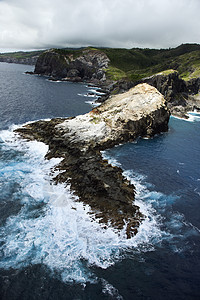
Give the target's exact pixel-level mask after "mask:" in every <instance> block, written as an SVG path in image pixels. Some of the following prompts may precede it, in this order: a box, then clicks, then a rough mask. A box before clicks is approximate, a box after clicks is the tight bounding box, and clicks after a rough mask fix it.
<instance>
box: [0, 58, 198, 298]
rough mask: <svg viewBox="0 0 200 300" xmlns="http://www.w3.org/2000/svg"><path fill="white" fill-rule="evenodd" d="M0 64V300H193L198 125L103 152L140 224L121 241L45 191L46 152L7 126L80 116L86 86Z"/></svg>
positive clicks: (175, 124)
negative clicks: (126, 183) (119, 173)
mask: <svg viewBox="0 0 200 300" xmlns="http://www.w3.org/2000/svg"><path fill="white" fill-rule="evenodd" d="M27 70H28V71H30V70H32V67H30V66H24V65H14V64H6V63H0V91H1V93H0V103H1V111H0V129H1V131H0V226H1V227H0V299H6V300H9V299H59V300H60V299H92V300H93V299H199V298H200V289H199V279H200V213H199V204H200V154H199V146H200V135H199V132H200V122H199V121H200V118H199V115H198V114H196V115H194V116H192V115H191V117H190V120H189V121H184V120H179V119H175V118H171V120H170V129H169V132H167V133H164V134H162V135H159V136H156V137H155V138H154V139H151V140H142V139H139V140H138V141H137V142H135V143H128V144H126V145H121V146H118V147H115V148H113V149H110V150H107V151H105V152H104V153H103V155H104V156H105V157H107V158H109V159H110V160H111V162H112V163H114V164H118V165H120V166H121V167H122V168H123V169H124V175H125V176H126V177H128V178H129V179H130V180H131V181H132V182H133V183H134V184H135V186H136V189H137V199H136V203H137V204H138V205H140V207H141V210H142V211H143V212H144V213H145V214H146V216H147V218H146V220H145V222H144V223H143V224H142V225H141V227H140V231H139V233H138V235H137V236H136V237H134V238H132V239H130V240H126V238H125V234H124V231H122V232H121V233H120V235H118V234H117V233H116V232H115V231H114V230H112V229H111V228H107V229H104V228H102V227H101V225H100V224H99V223H97V222H95V221H93V219H92V215H91V213H90V214H88V212H90V208H89V207H88V206H83V205H82V204H81V203H78V202H76V201H75V200H76V199H75V197H74V196H73V195H72V194H71V192H70V190H69V187H67V188H66V187H64V186H63V185H57V186H55V185H53V184H52V183H51V175H49V174H50V171H51V168H52V167H53V166H54V165H56V164H57V163H58V160H57V159H53V160H50V161H46V160H45V159H44V155H45V153H46V151H47V149H48V148H47V146H45V145H44V144H42V143H37V142H25V141H21V140H19V139H18V137H17V136H16V135H15V134H14V133H13V132H12V128H9V126H10V125H12V124H22V123H24V122H27V121H31V120H36V119H40V118H51V117H58V116H60V117H64V116H72V115H78V114H82V113H85V112H87V111H89V110H90V109H91V106H90V105H89V104H88V103H86V101H87V100H89V99H87V97H84V95H85V94H86V93H87V92H88V87H87V86H85V85H82V84H73V83H66V82H65V83H64V82H57V83H55V82H49V81H48V80H47V79H46V78H43V77H39V76H30V75H25V74H24V71H27Z"/></svg>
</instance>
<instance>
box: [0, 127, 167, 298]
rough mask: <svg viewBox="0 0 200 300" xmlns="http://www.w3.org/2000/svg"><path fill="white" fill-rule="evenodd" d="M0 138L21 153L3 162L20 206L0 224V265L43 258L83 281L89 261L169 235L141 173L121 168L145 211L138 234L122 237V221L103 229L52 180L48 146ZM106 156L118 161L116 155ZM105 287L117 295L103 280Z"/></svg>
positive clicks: (104, 260)
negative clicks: (14, 184)
mask: <svg viewBox="0 0 200 300" xmlns="http://www.w3.org/2000/svg"><path fill="white" fill-rule="evenodd" d="M0 138H1V140H2V141H3V142H4V144H3V145H4V149H5V150H6V149H7V150H9V149H14V150H16V151H20V152H22V153H23V160H21V161H19V163H17V164H16V165H14V164H11V166H6V167H9V168H11V169H10V170H11V172H12V176H13V177H14V179H16V181H18V183H19V185H20V190H19V193H20V199H21V200H20V201H21V204H22V208H21V210H20V212H19V213H18V214H16V215H13V216H10V217H9V218H8V219H7V222H6V224H5V226H4V227H2V228H1V240H2V243H1V247H0V250H1V253H2V259H1V262H0V267H1V268H5V269H8V268H10V267H12V268H20V267H25V266H28V265H29V264H38V263H43V264H45V265H46V266H48V267H49V268H50V269H51V270H52V271H53V272H54V271H56V273H57V274H58V273H59V274H60V276H61V278H62V280H63V281H67V282H70V281H77V282H81V283H84V282H86V281H94V280H96V277H95V276H94V274H93V273H92V269H91V266H96V267H99V268H102V269H106V268H108V267H110V266H111V265H113V264H115V262H116V261H118V260H119V259H121V257H122V252H123V251H127V250H129V251H130V250H131V252H132V253H134V251H143V252H146V251H150V250H153V249H154V247H155V245H156V244H158V243H159V242H160V241H161V240H162V239H163V238H169V237H170V233H168V232H165V231H164V230H161V225H162V219H161V217H160V215H159V214H158V213H157V211H156V209H155V207H154V205H153V204H154V202H156V203H157V202H159V201H161V204H162V205H163V206H164V205H165V202H164V200H163V199H162V196H163V195H162V194H161V193H158V192H156V191H154V192H150V191H149V190H148V188H147V186H146V185H144V184H143V181H144V176H142V175H138V174H134V173H133V172H132V171H126V172H124V176H126V177H127V178H128V179H129V180H131V182H132V183H134V185H135V186H136V190H137V194H136V201H135V204H136V205H139V207H140V210H141V212H142V213H143V214H144V215H146V219H145V220H144V221H143V223H142V224H141V226H140V227H139V230H138V234H137V235H136V236H135V237H132V238H131V239H127V238H126V226H124V228H123V230H121V231H120V232H117V231H116V230H115V229H113V228H112V227H109V226H107V227H106V228H104V227H103V226H102V224H100V223H99V222H98V221H97V220H95V216H94V214H93V213H92V211H91V209H90V207H89V206H88V205H84V204H83V203H81V202H78V201H76V200H77V197H76V196H75V195H73V193H72V192H71V191H70V187H69V186H67V187H65V186H64V185H63V184H58V185H54V184H52V183H51V177H50V176H49V173H50V170H51V169H52V168H53V167H54V166H55V165H56V164H58V163H59V161H60V159H52V160H49V161H48V160H45V159H44V156H45V154H46V152H47V151H48V146H46V145H44V144H43V143H39V142H35V141H33V142H24V141H22V140H19V139H18V138H17V136H16V135H15V134H14V133H13V132H12V131H2V132H0ZM21 155H22V154H21ZM105 155H106V154H105V153H104V156H105ZM107 158H109V157H107ZM109 161H110V162H111V163H112V164H115V165H120V164H119V163H118V162H117V161H116V160H113V159H110V160H109ZM16 171H17V172H18V173H16ZM16 174H18V175H19V174H20V176H16ZM158 200H159V201H158ZM104 291H105V293H107V294H109V293H114V294H115V295H117V291H116V290H115V288H114V287H112V286H110V285H109V284H107V283H106V284H104ZM118 296H119V299H120V295H118ZM116 299H117V298H116Z"/></svg>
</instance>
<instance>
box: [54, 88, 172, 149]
mask: <svg viewBox="0 0 200 300" xmlns="http://www.w3.org/2000/svg"><path fill="white" fill-rule="evenodd" d="M168 119H169V113H168V111H167V108H166V102H165V99H164V97H163V96H162V95H161V94H160V93H159V92H158V91H157V90H156V89H155V88H153V87H151V86H149V85H148V84H140V85H137V86H136V87H134V88H132V89H130V90H129V91H128V92H125V93H123V94H118V95H116V96H113V97H111V98H110V99H108V100H107V101H105V102H104V103H103V104H102V105H101V106H99V107H97V108H95V109H93V110H92V111H91V112H89V113H88V114H85V115H80V116H78V117H76V118H73V119H68V120H66V121H64V122H63V123H62V124H61V125H59V126H58V127H57V129H58V130H64V132H65V134H64V137H65V138H67V139H68V140H70V141H71V143H74V144H76V143H77V142H78V144H79V145H80V144H81V148H82V150H87V149H89V148H91V147H92V148H93V149H95V148H98V149H101V150H102V149H105V148H108V147H112V146H114V145H116V144H119V143H123V142H127V141H130V140H134V139H135V138H137V137H138V136H143V137H144V136H153V135H154V134H156V133H158V132H161V131H166V130H167V128H168V127H167V126H168Z"/></svg>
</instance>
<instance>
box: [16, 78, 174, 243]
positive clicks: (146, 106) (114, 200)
mask: <svg viewBox="0 0 200 300" xmlns="http://www.w3.org/2000/svg"><path fill="white" fill-rule="evenodd" d="M168 120H169V111H168V109H167V107H166V103H165V100H164V98H163V96H162V95H161V94H160V93H159V92H158V91H157V90H156V89H155V88H154V87H152V86H149V85H148V84H140V85H138V86H136V87H135V88H132V89H131V90H130V91H128V92H126V93H124V94H119V95H116V96H114V97H112V98H109V99H108V100H107V101H105V103H103V104H102V105H101V106H99V107H98V108H95V109H93V110H92V111H91V112H89V113H87V114H85V115H80V116H77V117H74V118H68V119H65V120H63V119H52V120H51V121H38V122H34V123H31V124H28V125H26V126H25V127H23V128H21V129H18V130H17V132H19V133H20V134H21V136H22V137H23V138H27V139H36V140H39V141H43V142H45V143H46V144H48V145H49V152H48V153H47V158H51V157H63V160H62V162H61V163H60V164H59V165H58V166H57V168H58V169H59V170H60V171H62V172H60V173H59V175H57V176H56V177H55V178H54V180H55V182H67V183H70V185H71V189H72V190H73V191H74V192H75V193H76V194H77V195H78V196H79V199H80V201H83V202H84V203H87V204H89V205H90V206H91V208H92V210H93V211H94V212H95V214H96V217H97V218H98V219H99V220H100V221H101V222H102V223H103V224H105V225H106V224H111V225H112V226H114V227H115V228H116V229H118V230H120V229H122V228H123V227H124V226H126V233H127V237H128V238H129V237H131V236H133V235H134V234H136V233H137V230H138V227H139V225H140V223H141V222H142V220H144V218H145V216H144V215H143V214H142V213H141V212H140V210H139V207H138V206H136V205H134V196H135V188H134V186H133V185H131V184H130V182H129V181H128V180H127V179H126V178H124V177H123V175H122V170H121V169H120V168H118V167H113V166H111V165H110V164H108V162H107V161H106V160H103V159H102V156H101V153H100V150H104V149H106V148H108V147H111V146H114V145H117V144H119V143H122V142H127V141H131V140H134V139H135V138H137V137H139V136H142V137H144V136H153V135H154V134H156V133H159V132H161V131H166V130H167V129H168Z"/></svg>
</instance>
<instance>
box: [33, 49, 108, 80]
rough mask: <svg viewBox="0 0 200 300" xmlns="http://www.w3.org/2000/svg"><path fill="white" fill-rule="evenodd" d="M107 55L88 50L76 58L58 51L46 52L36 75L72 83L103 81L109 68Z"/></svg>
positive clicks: (37, 66) (40, 59) (40, 58)
mask: <svg viewBox="0 0 200 300" xmlns="http://www.w3.org/2000/svg"><path fill="white" fill-rule="evenodd" d="M108 63H109V59H108V57H107V55H106V54H105V53H103V52H101V51H99V50H91V49H86V50H83V51H82V52H80V53H79V54H77V55H76V56H75V52H74V54H63V53H59V52H57V51H56V50H49V51H46V52H44V53H43V54H42V55H40V57H39V58H38V60H37V62H36V65H35V71H34V73H35V74H41V75H48V76H51V77H53V78H55V79H65V80H70V81H83V80H86V81H87V80H89V81H90V82H93V81H97V82H99V81H103V80H105V69H106V68H107V67H108Z"/></svg>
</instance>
